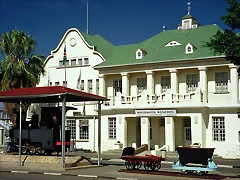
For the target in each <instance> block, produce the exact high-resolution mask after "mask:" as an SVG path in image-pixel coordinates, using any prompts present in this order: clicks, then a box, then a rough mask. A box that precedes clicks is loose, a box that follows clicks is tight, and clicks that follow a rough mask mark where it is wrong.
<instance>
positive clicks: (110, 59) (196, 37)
mask: <svg viewBox="0 0 240 180" xmlns="http://www.w3.org/2000/svg"><path fill="white" fill-rule="evenodd" d="M218 30H221V29H220V28H219V27H218V26H217V25H207V26H200V27H198V28H193V29H187V30H177V29H176V30H166V31H162V32H161V33H159V34H157V35H155V36H153V37H151V38H149V39H147V40H145V41H143V42H142V43H139V44H131V45H123V46H111V48H110V49H111V52H109V53H107V54H108V56H107V57H105V59H106V61H105V62H103V63H100V64H98V65H97V66H96V67H105V66H116V65H130V64H139V63H140V64H144V63H150V62H164V61H171V60H187V59H189V60H190V59H194V58H204V57H211V56H214V55H213V53H212V52H211V51H210V49H209V48H205V47H202V45H203V41H205V42H206V41H208V40H209V39H210V37H212V35H214V34H216V32H217V31H218ZM171 41H177V42H179V43H180V44H181V45H176V46H167V47H165V45H166V44H168V43H169V42H171ZM188 43H190V44H192V45H193V46H194V47H195V48H196V49H195V50H194V52H193V53H192V54H185V47H186V45H187V44H188ZM138 49H143V50H146V51H147V55H146V56H144V57H143V58H142V59H136V56H135V54H136V51H137V50H138ZM105 50H106V49H105Z"/></svg>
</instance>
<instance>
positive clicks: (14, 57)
mask: <svg viewBox="0 0 240 180" xmlns="http://www.w3.org/2000/svg"><path fill="white" fill-rule="evenodd" d="M35 46H36V42H35V40H34V38H33V37H32V36H30V35H27V34H26V33H25V32H24V31H18V30H16V29H14V30H12V31H10V32H6V33H3V34H2V35H1V36H0V49H1V51H2V53H3V55H4V60H2V61H1V62H0V90H1V91H5V90H8V89H16V88H26V87H36V85H37V84H38V83H39V82H40V77H41V75H45V70H44V59H45V58H44V56H42V55H37V54H34V52H35ZM29 105H30V104H25V106H24V108H23V112H24V114H25V115H26V112H27V109H28V107H29ZM4 106H5V110H6V112H7V114H8V116H9V117H10V119H11V121H12V122H13V123H14V124H15V123H16V122H15V113H14V111H15V110H16V109H18V108H19V104H13V103H4Z"/></svg>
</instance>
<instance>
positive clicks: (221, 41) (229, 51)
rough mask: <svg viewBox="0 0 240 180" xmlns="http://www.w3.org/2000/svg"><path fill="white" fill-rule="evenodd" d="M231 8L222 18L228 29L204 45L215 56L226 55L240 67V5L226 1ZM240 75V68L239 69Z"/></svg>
mask: <svg viewBox="0 0 240 180" xmlns="http://www.w3.org/2000/svg"><path fill="white" fill-rule="evenodd" d="M226 1H227V2H228V3H229V7H228V8H226V10H227V13H226V14H225V15H224V16H221V19H222V20H223V21H224V24H225V25H227V26H228V29H225V30H224V31H218V32H217V33H216V34H215V35H213V36H212V37H211V38H210V40H209V41H208V42H206V43H205V44H204V46H205V47H209V48H210V49H211V50H212V51H213V52H214V54H215V55H225V56H226V59H227V60H228V61H230V62H231V63H233V64H235V65H240V36H239V33H237V30H240V3H239V2H237V1H236V0H226ZM238 74H240V68H238Z"/></svg>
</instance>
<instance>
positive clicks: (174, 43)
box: [166, 41, 182, 46]
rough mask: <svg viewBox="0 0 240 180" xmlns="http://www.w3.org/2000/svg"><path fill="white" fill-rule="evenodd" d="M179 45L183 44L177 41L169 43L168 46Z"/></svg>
mask: <svg viewBox="0 0 240 180" xmlns="http://www.w3.org/2000/svg"><path fill="white" fill-rule="evenodd" d="M179 45H182V44H180V43H179V42H177V41H171V42H169V43H168V44H167V45H166V46H179Z"/></svg>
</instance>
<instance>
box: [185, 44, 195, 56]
mask: <svg viewBox="0 0 240 180" xmlns="http://www.w3.org/2000/svg"><path fill="white" fill-rule="evenodd" d="M195 50H196V47H194V46H193V45H192V44H190V43H188V44H187V45H186V47H185V54H191V53H193V52H194V51H195Z"/></svg>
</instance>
